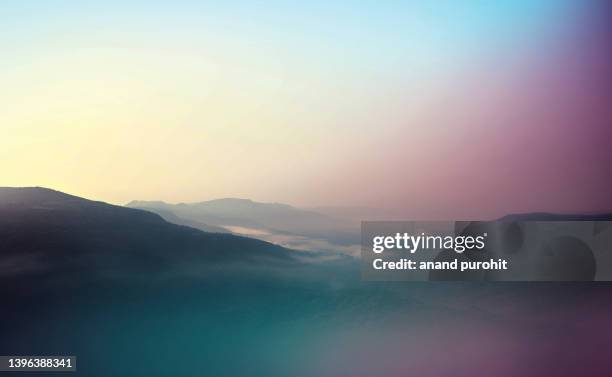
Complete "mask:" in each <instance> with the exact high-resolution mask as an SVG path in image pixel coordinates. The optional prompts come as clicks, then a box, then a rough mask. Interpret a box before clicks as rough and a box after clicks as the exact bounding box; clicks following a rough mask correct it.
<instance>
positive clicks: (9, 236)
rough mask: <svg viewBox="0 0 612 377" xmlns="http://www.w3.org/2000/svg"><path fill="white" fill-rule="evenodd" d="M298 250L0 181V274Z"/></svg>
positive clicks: (202, 263) (181, 263)
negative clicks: (12, 185)
mask: <svg viewBox="0 0 612 377" xmlns="http://www.w3.org/2000/svg"><path fill="white" fill-rule="evenodd" d="M301 256H302V255H301V253H299V252H294V251H291V250H288V249H285V248H282V247H279V246H276V245H273V244H270V243H267V242H263V241H260V240H256V239H251V238H245V237H240V236H236V235H231V234H218V233H205V232H202V231H200V230H198V229H195V228H191V227H187V226H181V225H176V224H172V223H169V222H167V221H165V220H163V219H162V218H161V217H160V216H159V215H157V214H154V213H151V212H147V211H143V210H139V209H134V208H125V207H121V206H114V205H109V204H106V203H103V202H97V201H92V200H87V199H83V198H79V197H76V196H72V195H68V194H64V193H61V192H58V191H54V190H50V189H45V188H0V279H4V280H5V279H12V278H14V277H20V276H29V277H32V276H51V277H53V279H56V280H57V279H60V280H62V279H63V280H70V279H72V278H74V277H75V276H80V277H83V278H96V277H109V276H115V277H116V276H130V277H134V276H137V275H139V274H141V275H147V276H151V275H156V276H167V275H172V274H176V273H180V274H197V273H202V271H204V270H206V269H207V268H210V267H213V266H215V265H216V264H219V263H223V264H224V265H228V264H229V265H241V266H247V267H254V266H255V267H266V268H267V267H274V266H276V265H296V264H299V260H298V259H299V258H300V257H301Z"/></svg>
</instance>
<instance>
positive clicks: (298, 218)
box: [127, 198, 359, 249]
mask: <svg viewBox="0 0 612 377" xmlns="http://www.w3.org/2000/svg"><path fill="white" fill-rule="evenodd" d="M127 206H128V207H130V208H140V209H144V210H147V211H152V212H155V213H158V214H160V215H162V216H164V214H167V213H172V214H174V216H175V220H177V219H178V221H180V223H181V224H188V222H190V221H191V222H195V223H199V224H202V225H201V226H198V228H199V229H202V230H206V227H221V228H224V229H227V230H229V231H232V232H235V233H241V234H247V235H249V236H253V237H256V238H260V239H264V240H268V241H271V242H275V243H281V244H283V243H284V242H286V243H287V244H288V245H287V246H288V247H291V248H298V249H299V248H300V246H304V245H306V246H305V248H306V249H318V248H326V247H327V248H338V247H340V248H346V247H352V248H355V247H356V245H358V244H359V226H358V225H355V223H354V222H353V221H349V220H346V219H343V218H340V217H333V216H328V215H325V214H321V213H318V212H315V211H312V210H305V209H300V208H296V207H293V206H290V205H288V204H282V203H260V202H255V201H253V200H250V199H236V198H224V199H215V200H210V201H204V202H197V203H179V204H169V203H165V202H161V201H132V202H130V203H128V204H127ZM168 220H169V221H172V220H170V219H169V218H168Z"/></svg>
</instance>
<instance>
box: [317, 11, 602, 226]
mask: <svg viewBox="0 0 612 377" xmlns="http://www.w3.org/2000/svg"><path fill="white" fill-rule="evenodd" d="M595 8H596V7H593V9H592V10H594V9H595ZM602 8H605V9H606V10H608V8H610V7H609V6H603V5H602ZM609 20H610V13H607V14H606V13H605V12H601V13H599V14H595V13H594V12H592V13H588V14H585V15H583V17H582V18H580V22H579V24H576V25H571V27H570V26H568V27H567V28H568V30H566V31H565V32H564V33H559V35H558V36H557V37H556V38H553V39H551V40H548V41H547V42H546V43H545V44H536V45H533V46H528V47H526V48H525V49H524V50H521V51H520V55H517V54H516V53H514V52H513V51H503V49H501V50H502V52H498V53H496V54H495V55H494V56H491V57H489V59H484V60H482V61H480V60H479V61H475V62H474V65H473V66H470V67H468V68H466V69H459V70H457V74H456V75H455V76H454V77H453V78H452V79H451V80H450V81H449V82H445V83H440V85H439V86H440V87H441V89H440V91H439V92H438V93H435V94H434V95H432V96H431V99H427V98H425V99H421V102H420V107H417V108H415V107H410V108H408V107H407V108H406V110H405V111H404V112H403V115H402V112H401V111H400V112H399V114H400V115H398V116H397V118H396V119H393V120H392V121H393V122H395V123H396V124H397V127H396V128H395V129H393V130H392V131H389V128H387V127H386V126H384V127H382V126H381V132H380V134H379V135H378V136H377V137H374V138H373V140H372V142H371V148H368V149H367V150H360V151H359V152H358V156H353V157H354V161H353V162H352V163H348V162H347V163H346V164H345V165H344V166H342V167H341V168H340V169H338V170H340V171H341V173H338V174H337V176H336V177H331V178H329V179H330V180H331V181H332V182H334V183H335V184H334V185H329V186H327V187H328V188H329V187H334V186H335V187H346V185H345V184H343V183H346V182H349V184H350V185H351V186H353V187H354V188H355V190H354V191H355V194H354V195H355V196H356V197H357V198H358V200H359V201H360V202H362V203H367V204H369V205H372V206H379V207H389V208H392V207H394V208H398V207H400V208H403V209H405V211H404V214H405V217H409V218H415V219H457V218H468V219H491V218H496V217H499V216H503V215H505V214H508V213H517V212H534V211H549V212H561V213H563V212H601V211H609V210H612V195H610V192H611V189H612V167H611V166H612V147H611V145H612V102H611V101H612V100H611V99H612V32H611V30H610V22H609ZM441 93H442V94H443V95H441ZM403 95H404V98H405V99H406V103H409V102H411V101H412V102H414V98H413V97H414V96H415V95H421V94H419V93H418V92H415V91H411V90H407V91H406V93H404V94H403ZM422 95H423V96H427V94H426V93H423V94H422ZM410 96H413V97H410ZM398 106H400V107H401V101H400V103H399V104H398ZM385 122H387V120H385Z"/></svg>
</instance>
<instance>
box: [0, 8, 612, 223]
mask: <svg viewBox="0 0 612 377" xmlns="http://www.w3.org/2000/svg"><path fill="white" fill-rule="evenodd" d="M611 21H612V12H610V6H609V5H607V4H606V1H603V0H602V1H596V0H573V1H567V0H536V1H533V0H525V1H520V0H515V1H405V2H396V1H393V2H391V1H360V2H353V1H342V2H338V1H331V2H330V1H308V2H300V3H298V2H295V1H287V2H281V1H265V2H246V1H223V2H199V1H198V2H196V1H165V2H160V1H129V2H128V1H108V0H107V1H97V2H95V1H91V2H90V1H87V2H83V1H71V2H69V1H12V2H11V1H3V2H1V3H0V127H1V128H0V131H1V134H0V172H1V173H0V186H31V185H36V186H46V187H51V188H55V189H58V190H62V191H67V192H70V193H73V194H76V195H80V196H85V197H89V198H95V199H99V200H104V201H109V202H112V203H125V202H127V201H130V200H132V199H149V200H152V199H159V200H166V201H170V202H181V201H186V202H188V201H200V200H206V199H212V198H218V197H246V198H252V199H254V200H260V201H278V202H287V203H291V204H294V205H298V206H318V205H349V206H372V207H390V208H395V209H399V210H401V211H404V213H406V216H410V217H420V218H424V217H427V218H490V217H495V216H498V215H503V214H505V213H508V212H525V211H555V212H574V211H601V210H610V209H612V195H611V192H612V190H611V189H612V168H611V167H610V165H611V161H612V152H611V150H612V148H611V147H610V144H611V141H612V140H611V133H612V132H611V129H612V103H611V102H612V100H611V98H612V40H611V39H612V33H611V31H612V28H611V27H610V23H611Z"/></svg>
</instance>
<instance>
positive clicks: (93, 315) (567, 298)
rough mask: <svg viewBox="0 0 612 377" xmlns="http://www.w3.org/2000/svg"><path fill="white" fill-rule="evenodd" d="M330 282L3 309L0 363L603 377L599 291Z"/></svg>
mask: <svg viewBox="0 0 612 377" xmlns="http://www.w3.org/2000/svg"><path fill="white" fill-rule="evenodd" d="M336 275H337V274H336ZM232 280H233V279H232ZM342 280H343V281H342V282H340V281H339V280H338V279H337V278H336V281H335V282H334V283H331V284H330V280H329V279H324V280H319V281H317V282H306V281H301V282H297V281H296V280H293V279H289V280H285V279H281V280H277V279H276V278H272V279H263V280H261V279H253V278H252V276H251V277H249V276H243V277H242V278H239V279H237V280H234V281H228V280H225V279H221V280H215V281H209V282H208V283H203V282H201V281H200V282H196V281H189V282H186V283H187V284H185V283H179V284H177V283H176V282H172V283H166V284H164V287H157V288H156V289H151V288H152V286H150V287H149V288H144V287H140V288H138V289H134V288H135V287H134V286H132V287H121V288H120V289H113V288H112V287H110V286H107V287H105V289H94V290H92V289H91V288H92V287H89V289H83V290H82V291H81V292H80V293H76V292H71V293H72V294H71V295H70V297H67V296H66V297H63V298H62V297H60V296H58V295H47V296H46V297H40V296H36V299H37V303H36V305H34V304H32V303H29V304H28V303H26V302H21V303H19V304H16V303H15V302H12V301H10V302H11V304H13V305H11V312H5V313H3V314H2V319H3V321H2V324H1V325H0V326H1V327H0V329H2V331H3V337H2V339H0V350H2V351H3V352H5V353H6V352H9V351H10V352H13V353H17V354H23V353H28V352H29V353H40V354H71V355H76V356H77V357H78V364H77V365H78V372H77V373H76V374H75V375H83V376H108V375H128V376H135V377H137V376H165V375H176V376H201V375H210V374H213V375H215V376H243V375H249V376H286V375H292V376H298V377H302V376H303V377H307V376H329V377H340V376H346V375H351V376H376V375H384V376H388V377H396V376H397V377H400V376H405V375H406V374H413V373H418V374H420V375H423V376H432V377H433V376H445V375H448V374H454V375H459V376H488V375H491V374H492V373H494V374H495V375H497V376H502V377H512V376H516V375H526V376H537V375H539V374H540V373H554V374H555V375H558V376H572V375H575V374H576V373H582V372H584V371H585V370H586V371H588V375H591V376H606V375H607V373H608V369H607V368H608V367H609V365H608V366H606V356H607V354H606V350H607V349H609V346H610V338H609V333H610V331H609V329H608V328H607V326H606V323H607V322H606V321H607V319H606V318H607V315H608V313H609V312H610V309H611V308H610V304H609V303H608V302H607V301H606V300H605V297H606V294H607V293H606V292H607V291H608V290H609V286H607V285H598V286H592V285H585V284H555V283H550V284H539V285H535V284H508V283H505V284H492V283H459V282H455V283H438V284H433V283H359V282H355V281H350V280H351V279H349V280H344V279H342ZM117 288H119V287H117ZM28 305H30V307H28ZM577 345H579V347H576V346H577ZM559 355H562V356H563V357H559Z"/></svg>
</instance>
